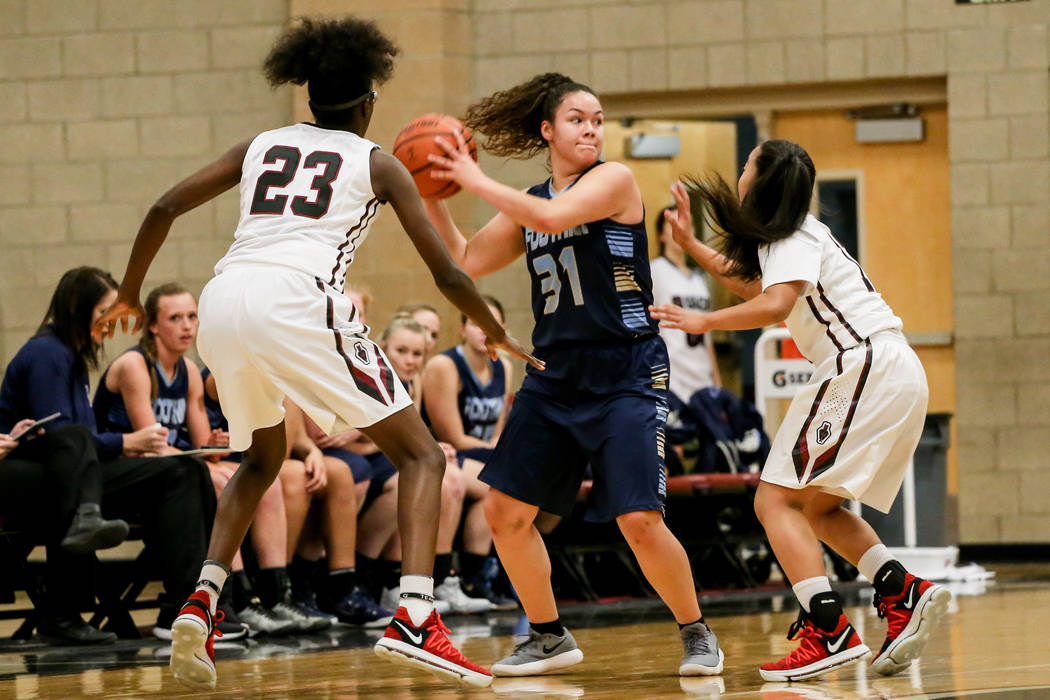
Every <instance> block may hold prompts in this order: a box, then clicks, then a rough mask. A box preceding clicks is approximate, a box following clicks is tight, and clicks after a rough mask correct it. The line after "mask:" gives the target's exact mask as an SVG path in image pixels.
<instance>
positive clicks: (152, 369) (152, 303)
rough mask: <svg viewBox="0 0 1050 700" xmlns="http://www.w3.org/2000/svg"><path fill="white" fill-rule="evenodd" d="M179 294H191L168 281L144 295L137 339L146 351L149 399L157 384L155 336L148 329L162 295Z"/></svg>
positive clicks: (153, 393) (155, 316) (156, 312)
mask: <svg viewBox="0 0 1050 700" xmlns="http://www.w3.org/2000/svg"><path fill="white" fill-rule="evenodd" d="M180 294H190V296H192V294H191V293H190V290H188V289H186V288H185V287H183V286H182V285H181V284H179V283H178V282H168V283H167V284H162V285H160V286H159V287H155V288H154V289H153V290H152V291H150V293H149V296H147V297H146V303H144V304H143V305H142V308H143V310H144V311H145V312H146V317H145V318H144V319H142V337H141V338H140V339H139V347H140V348H142V349H143V350H144V351H145V352H146V358H147V359H146V368H147V369H148V370H149V395H150V400H153V399H155V398H157V391H158V390H159V384H158V383H157V336H156V335H154V333H153V331H151V330H150V329H149V327H150V326H152V325H153V324H154V323H156V322H157V314H158V313H159V312H160V300H161V299H162V298H163V297H173V296H178V295H180Z"/></svg>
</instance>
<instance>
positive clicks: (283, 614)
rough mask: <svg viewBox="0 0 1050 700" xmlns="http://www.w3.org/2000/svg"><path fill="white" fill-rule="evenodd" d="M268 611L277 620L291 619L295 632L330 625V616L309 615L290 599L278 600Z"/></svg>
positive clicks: (315, 630)
mask: <svg viewBox="0 0 1050 700" xmlns="http://www.w3.org/2000/svg"><path fill="white" fill-rule="evenodd" d="M270 612H271V613H273V615H274V617H276V618H277V619H279V620H289V621H291V622H292V623H293V624H294V625H295V630H294V631H296V632H320V631H321V630H326V629H328V628H329V627H331V626H332V620H331V619H330V618H327V617H321V616H319V615H310V614H308V613H307V612H306V611H304V610H303V609H302V608H301V607H299V606H298V605H296V604H295V603H293V602H291V601H290V600H282V601H279V602H278V603H277V604H276V605H274V606H273V607H272V608H270Z"/></svg>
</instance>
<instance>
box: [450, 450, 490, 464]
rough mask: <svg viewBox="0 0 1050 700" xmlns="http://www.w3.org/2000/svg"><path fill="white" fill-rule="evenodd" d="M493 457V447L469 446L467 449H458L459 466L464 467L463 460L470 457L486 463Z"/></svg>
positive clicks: (457, 459)
mask: <svg viewBox="0 0 1050 700" xmlns="http://www.w3.org/2000/svg"><path fill="white" fill-rule="evenodd" d="M491 458H492V448H491V447H468V448H467V449H465V450H456V461H457V462H459V468H460V469H462V468H463V462H465V461H466V460H468V459H473V460H476V461H478V462H481V463H482V464H485V463H487V462H488V461H489V459H491Z"/></svg>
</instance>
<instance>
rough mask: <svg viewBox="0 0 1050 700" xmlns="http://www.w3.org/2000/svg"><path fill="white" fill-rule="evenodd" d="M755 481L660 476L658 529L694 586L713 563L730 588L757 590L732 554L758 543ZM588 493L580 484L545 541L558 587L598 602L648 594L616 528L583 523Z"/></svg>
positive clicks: (750, 477)
mask: <svg viewBox="0 0 1050 700" xmlns="http://www.w3.org/2000/svg"><path fill="white" fill-rule="evenodd" d="M759 479H760V475H759V474H757V473H738V474H725V473H704V474H683V475H680V476H672V477H668V479H667V501H666V522H667V525H668V527H669V528H670V529H671V531H672V532H674V533H675V535H676V536H677V537H678V539H679V540H680V541H681V542H682V545H683V547H685V550H686V554H687V555H688V556H689V561H690V564H691V566H692V567H693V570H694V574H695V578H696V580H697V581H698V583H699V582H700V581H702V580H703V578H704V577H703V576H702V575H701V574H703V572H704V570H705V567H706V568H709V567H710V566H711V565H712V564H715V563H719V562H720V563H721V564H722V567H721V570H723V571H728V572H729V574H730V576H731V580H730V582H729V583H730V584H731V585H737V586H743V587H751V586H755V585H757V584H758V581H756V578H755V576H754V575H753V573H752V572H751V570H750V569H749V568H748V566H747V564H746V562H744V561H743V560H742V559H741V558H740V556H739V554H738V553H737V550H738V548H739V547H740V546H741V545H746V544H754V543H759V542H765V535H764V533H763V531H762V528H761V526H760V525H759V524H758V520H757V518H756V517H755V515H754V509H753V499H754V492H755V489H757V488H758V483H759ZM592 489H593V482H591V481H584V482H583V484H582V485H581V486H580V491H579V493H578V494H577V505H576V508H575V510H574V511H573V514H572V516H570V517H569V518H567V519H566V520H565V521H564V522H563V523H561V524H560V525H559V526H558V527H557V528H555V529H554V530H553V531H552V532H551V533H550V534H548V535H546V537H545V540H546V542H547V547H548V551H549V552H550V556H551V563H552V565H554V566H556V567H557V568H558V570H559V571H558V572H557V573H558V575H559V576H560V577H561V578H562V579H563V580H566V585H565V586H564V588H566V589H569V590H570V592H571V593H572V594H573V595H574V596H575V597H578V598H580V599H583V600H598V599H599V598H601V597H602V594H603V592H607V591H609V590H613V591H615V594H617V595H619V594H622V595H633V596H638V595H642V596H648V595H652V594H653V592H652V589H651V588H650V586H649V584H648V582H647V581H646V580H645V576H644V575H643V574H642V572H641V570H640V569H639V568H638V565H637V563H636V561H635V559H634V555H633V553H632V552H631V551H630V548H629V547H628V545H627V543H626V542H625V541H624V539H623V536H622V534H621V533H620V531H619V528H618V527H617V526H616V523H615V522H613V523H589V522H586V521H585V520H584V519H583V515H584V512H585V510H586V501H587V497H588V496H589V495H590V493H591V490H592ZM596 570H600V571H596ZM563 594H564V592H563Z"/></svg>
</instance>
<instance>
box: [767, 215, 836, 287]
mask: <svg viewBox="0 0 1050 700" xmlns="http://www.w3.org/2000/svg"><path fill="white" fill-rule="evenodd" d="M820 252H821V251H820V243H818V242H817V240H816V239H815V238H814V237H813V236H812V235H810V234H809V233H807V232H806V231H803V230H801V229H800V230H798V231H796V232H795V233H793V234H791V235H790V236H788V237H787V238H784V239H782V240H779V241H776V242H774V243H770V244H768V245H766V246H763V247H762V248H759V251H758V259H759V262H760V263H761V267H762V291H763V292H764V291H766V290H767V289H769V288H770V287H772V286H773V285H774V284H781V283H783V282H805V283H806V288H805V289H804V290H803V294H809V293H810V292H812V291H813V290H814V289H815V288H816V286H817V281H818V280H819V279H820Z"/></svg>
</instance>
